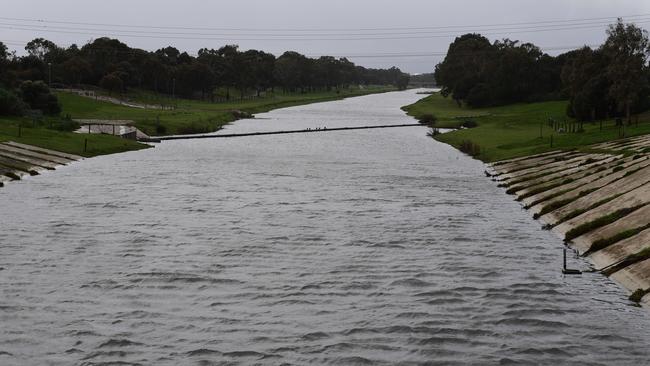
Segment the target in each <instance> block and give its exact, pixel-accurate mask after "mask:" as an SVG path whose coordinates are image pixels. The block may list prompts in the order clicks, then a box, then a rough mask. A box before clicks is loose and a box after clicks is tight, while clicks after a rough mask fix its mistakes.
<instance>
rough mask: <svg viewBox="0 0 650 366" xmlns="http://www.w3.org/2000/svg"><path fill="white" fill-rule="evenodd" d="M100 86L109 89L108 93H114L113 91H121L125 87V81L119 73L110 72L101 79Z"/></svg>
mask: <svg viewBox="0 0 650 366" xmlns="http://www.w3.org/2000/svg"><path fill="white" fill-rule="evenodd" d="M99 86H101V87H102V88H104V89H106V90H108V95H112V94H113V92H115V91H117V92H121V91H122V90H123V89H124V82H123V81H122V79H121V78H120V76H119V75H118V74H116V73H110V74H106V75H104V77H103V78H102V79H101V80H100V81H99Z"/></svg>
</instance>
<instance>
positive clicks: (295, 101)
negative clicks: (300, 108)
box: [58, 87, 394, 135]
mask: <svg viewBox="0 0 650 366" xmlns="http://www.w3.org/2000/svg"><path fill="white" fill-rule="evenodd" d="M392 90H394V89H392V88H390V87H370V88H366V89H358V88H350V89H343V90H341V91H340V92H335V91H331V92H314V93H288V94H281V93H276V94H274V95H270V96H267V97H263V98H255V99H248V100H238V99H233V100H232V101H230V102H219V103H211V102H207V101H196V100H187V99H176V100H174V101H172V100H169V99H163V98H158V99H156V98H152V96H151V95H149V94H143V93H133V94H130V95H128V96H127V97H128V98H129V100H133V101H134V102H139V103H143V104H154V103H158V104H164V105H171V104H174V105H175V106H176V108H175V109H174V110H159V109H141V108H132V107H126V106H121V105H118V104H113V103H107V102H102V101H95V100H93V99H91V98H87V97H81V96H78V95H76V94H70V93H58V96H59V99H60V100H61V103H62V105H63V114H69V115H70V116H72V118H82V119H83V118H88V119H129V120H133V121H135V126H136V127H138V128H139V129H140V130H142V131H143V132H145V133H147V134H149V135H176V134H192V133H207V132H214V131H217V130H218V129H219V128H221V127H222V126H223V125H225V124H227V123H229V122H232V121H234V120H236V119H237V117H236V115H235V114H233V111H242V112H246V113H251V114H255V113H263V112H268V111H270V110H273V109H277V108H284V107H291V106H296V105H302V104H310V103H317V102H325V101H332V100H338V99H343V98H348V97H355V96H362V95H367V94H374V93H381V92H387V91H392Z"/></svg>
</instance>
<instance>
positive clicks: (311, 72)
mask: <svg viewBox="0 0 650 366" xmlns="http://www.w3.org/2000/svg"><path fill="white" fill-rule="evenodd" d="M25 50H26V51H27V53H26V55H24V56H16V54H15V52H14V53H10V52H9V51H8V49H7V47H6V45H4V44H3V43H2V42H0V100H1V99H3V98H4V99H3V100H5V103H4V104H7V103H6V100H7V99H8V98H9V97H10V96H11V95H13V97H17V98H18V99H20V98H22V97H23V96H24V94H25V93H24V92H23V89H24V88H23V84H24V83H25V82H27V81H30V82H32V84H36V85H37V87H38V88H40V89H43V90H41V92H43V93H45V94H44V95H47V93H49V92H47V93H46V89H47V88H46V87H47V85H58V86H63V85H65V86H71V87H75V86H79V85H91V86H97V87H101V88H104V89H106V90H108V91H109V92H110V93H114V92H123V91H125V90H127V89H129V88H138V89H143V90H148V91H152V92H156V93H163V94H167V95H170V96H171V95H174V96H176V95H178V96H182V97H186V98H201V99H205V100H213V101H214V100H215V97H216V92H217V90H219V91H223V92H224V93H225V95H223V97H225V98H226V99H231V98H243V97H244V96H245V95H247V94H251V93H252V94H255V95H258V96H259V95H260V94H261V93H262V92H264V91H267V90H271V89H276V88H279V89H280V90H282V91H283V92H311V91H323V90H328V91H329V90H338V89H339V88H345V87H348V86H350V85H394V86H396V87H398V88H400V89H404V88H406V87H407V85H408V81H409V75H408V74H405V73H403V72H402V71H401V70H400V69H399V68H397V67H392V68H389V69H373V68H365V67H363V66H359V65H355V64H354V63H353V62H351V61H349V60H348V59H346V58H335V57H332V56H322V57H319V58H310V57H307V56H305V55H302V54H300V53H298V52H293V51H288V52H285V53H284V54H282V55H280V56H279V57H276V56H275V55H273V54H271V53H267V52H264V51H259V50H247V51H242V50H240V49H239V47H238V46H237V45H226V46H223V47H221V48H218V49H208V48H202V49H200V50H199V52H198V54H197V55H196V56H192V55H190V54H188V53H187V52H181V51H180V50H178V49H177V48H175V47H171V46H169V47H165V48H161V49H158V50H156V51H153V52H151V51H146V50H142V49H138V48H131V47H129V46H128V45H126V44H125V43H122V42H121V41H119V40H117V39H111V38H98V39H95V40H93V41H92V42H89V43H87V44H86V45H84V46H82V47H81V48H79V47H78V46H77V45H71V46H69V47H67V48H64V47H60V46H58V45H57V44H55V43H54V42H52V41H49V40H47V39H43V38H37V39H34V40H32V41H30V42H29V43H27V45H26V46H25ZM37 81H40V82H37ZM25 87H27V85H26V84H25ZM32 87H33V85H32ZM44 87H45V88H44ZM40 89H39V90H40ZM2 96H4V97H2ZM43 98H45V99H51V98H50V97H43ZM23 99H24V98H23ZM50 101H51V100H50ZM2 104H3V103H2V102H0V108H2V107H1V105H2ZM28 104H29V103H28ZM5 109H6V108H5ZM55 109H56V108H53V109H51V110H50V111H52V112H55V111H54V110H55ZM0 112H1V110H0ZM5 113H6V111H5Z"/></svg>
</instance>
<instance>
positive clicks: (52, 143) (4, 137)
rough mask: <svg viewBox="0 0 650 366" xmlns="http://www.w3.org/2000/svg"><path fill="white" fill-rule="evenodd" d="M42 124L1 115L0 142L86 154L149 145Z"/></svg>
mask: <svg viewBox="0 0 650 366" xmlns="http://www.w3.org/2000/svg"><path fill="white" fill-rule="evenodd" d="M19 124H22V125H23V126H24V127H22V133H21V137H18V125H19ZM44 124H45V125H43V124H41V125H37V126H35V127H34V126H33V125H32V122H31V121H28V120H26V119H23V118H0V142H3V141H15V142H20V143H23V144H29V145H34V146H39V147H42V148H46V149H52V150H57V151H62V152H66V153H70V154H76V155H81V156H85V157H91V156H97V155H106V154H112V153H118V152H124V151H132V150H139V149H143V148H147V147H148V145H145V144H140V143H137V142H135V141H131V140H125V139H122V138H119V137H115V136H110V135H100V134H78V133H72V132H65V131H57V130H53V129H49V128H47V127H48V126H47V125H48V121H46V122H45V123H44ZM27 126H30V127H27ZM86 139H88V145H87V146H88V147H87V151H84V144H85V140H86Z"/></svg>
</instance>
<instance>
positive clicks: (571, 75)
mask: <svg viewBox="0 0 650 366" xmlns="http://www.w3.org/2000/svg"><path fill="white" fill-rule="evenodd" d="M566 57H567V60H566V64H565V65H564V67H563V68H562V73H561V80H562V83H563V85H564V87H565V89H566V93H567V94H568V96H569V109H568V114H569V116H570V117H574V118H577V119H579V120H582V121H586V120H593V119H596V118H604V117H605V116H607V115H608V114H609V112H610V109H611V108H610V105H611V98H609V95H608V93H609V88H610V83H609V79H608V78H607V76H606V69H607V67H608V64H609V60H608V58H607V56H606V55H605V54H604V53H603V52H602V50H592V49H591V48H589V47H583V48H580V49H578V50H575V51H572V52H570V53H569V54H567V55H566Z"/></svg>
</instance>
